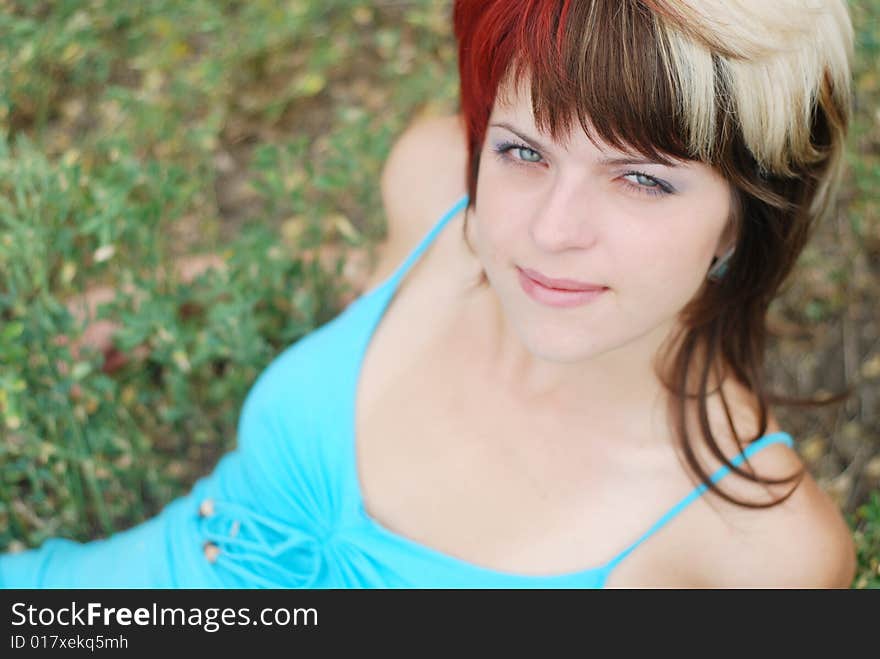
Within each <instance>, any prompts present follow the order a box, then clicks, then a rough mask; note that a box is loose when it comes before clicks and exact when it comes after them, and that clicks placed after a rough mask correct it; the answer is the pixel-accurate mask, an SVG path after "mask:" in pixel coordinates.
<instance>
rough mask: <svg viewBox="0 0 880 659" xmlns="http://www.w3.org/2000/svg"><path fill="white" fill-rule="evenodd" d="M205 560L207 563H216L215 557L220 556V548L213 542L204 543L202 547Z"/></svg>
mask: <svg viewBox="0 0 880 659" xmlns="http://www.w3.org/2000/svg"><path fill="white" fill-rule="evenodd" d="M204 552H205V558H207V559H208V562H209V563H216V562H217V557H218V556H220V548H219V547H218V546H217V545H215V544H214V543H213V542H206V543H205V545H204Z"/></svg>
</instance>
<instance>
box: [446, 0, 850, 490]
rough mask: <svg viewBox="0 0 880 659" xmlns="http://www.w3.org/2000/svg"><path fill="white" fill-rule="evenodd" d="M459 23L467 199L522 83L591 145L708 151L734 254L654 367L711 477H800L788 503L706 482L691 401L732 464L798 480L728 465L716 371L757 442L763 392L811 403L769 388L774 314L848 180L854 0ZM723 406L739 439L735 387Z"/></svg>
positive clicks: (525, 4) (648, 5)
mask: <svg viewBox="0 0 880 659" xmlns="http://www.w3.org/2000/svg"><path fill="white" fill-rule="evenodd" d="M453 23H454V30H455V36H456V39H457V42H458V68H459V78H460V86H461V88H460V91H461V93H460V104H461V113H462V115H463V118H464V123H465V126H466V131H467V144H468V160H467V169H466V185H467V191H468V194H469V197H470V199H469V206H470V207H473V206H474V205H475V204H476V203H477V177H478V174H479V166H480V152H481V150H482V146H483V142H484V140H485V136H486V130H487V124H488V120H489V116H490V114H491V111H492V107H493V105H494V103H495V101H496V97H498V95H499V93H500V92H502V91H503V90H504V89H505V88H506V87H507V84H506V83H509V82H513V83H514V84H519V83H520V82H521V81H528V83H529V85H530V94H531V103H532V108H533V111H534V116H535V122H536V124H537V126H538V127H539V129H540V130H542V131H543V132H545V133H549V134H550V135H551V136H552V137H553V138H554V139H557V140H565V139H566V138H567V137H568V136H569V135H570V132H571V130H572V127H573V126H574V124H575V122H578V123H579V124H580V127H581V128H583V130H584V131H585V132H586V133H587V136H588V137H589V139H591V140H595V138H596V137H598V138H601V139H602V140H604V141H605V142H607V143H608V144H610V145H612V146H614V147H616V148H619V149H622V150H626V151H635V152H637V153H640V154H643V155H644V156H646V157H648V158H651V159H654V160H658V161H660V162H664V161H668V160H696V161H699V162H703V163H706V164H708V165H710V166H712V167H713V168H715V169H716V170H717V171H718V172H719V173H720V174H721V175H722V176H724V178H725V179H726V180H727V181H729V183H730V184H731V186H732V189H733V192H734V197H735V198H734V203H733V204H732V208H733V209H734V213H733V216H732V218H731V219H732V220H733V226H734V229H735V231H734V232H735V250H734V252H733V255H732V258H731V260H730V262H729V264H728V267H727V271H726V273H725V275H724V277H723V278H721V279H720V280H718V281H709V280H707V281H706V282H705V283H704V285H703V287H702V288H701V289H700V290H699V291H698V292H697V294H696V295H695V297H694V299H693V300H691V301H690V302H689V303H688V304H687V305H686V306H685V308H684V309H683V310H682V312H681V314H680V320H681V326H682V328H683V331H682V333H681V334H679V335H678V336H676V337H675V343H674V346H675V348H674V349H671V348H670V350H669V353H668V354H667V355H666V359H667V361H666V362H665V365H664V368H662V369H661V368H660V367H659V366H658V376H659V377H660V379H661V381H662V382H663V383H664V384H665V385H666V387H667V389H668V390H669V392H670V394H672V395H671V396H670V409H671V410H672V412H673V418H674V419H675V430H676V434H677V436H678V438H679V442H680V444H681V446H682V449H683V451H684V454H685V456H686V458H687V464H688V465H689V466H690V467H691V469H693V470H694V472H695V473H696V474H698V475H699V476H700V479H701V481H702V482H703V483H705V484H706V485H707V486H708V487H710V488H711V489H713V490H715V491H716V492H717V493H718V494H720V495H721V496H722V497H723V498H725V499H727V500H728V501H731V502H733V503H738V504H740V505H744V506H748V507H766V506H768V505H775V504H776V503H781V502H782V501H784V500H785V499H786V498H788V496H789V495H790V494H791V493H792V492H793V491H794V489H795V488H796V487H797V484H795V486H794V487H792V489H791V491H790V492H789V493H788V494H787V495H786V496H784V497H783V498H781V499H780V500H779V501H777V502H773V503H772V504H747V503H744V502H741V501H738V500H736V499H733V498H731V497H730V496H728V495H726V494H724V493H723V492H721V491H720V490H718V489H717V487H716V486H715V485H714V484H713V483H711V481H710V479H709V477H708V475H707V474H706V473H705V472H704V471H703V470H702V468H701V467H700V465H699V463H698V462H697V460H696V458H695V455H694V453H693V450H692V448H691V445H690V442H689V440H688V428H687V421H686V411H687V410H686V400H687V399H688V398H691V399H692V398H695V397H696V398H697V399H698V405H699V408H698V409H699V414H698V419H699V425H700V430H701V433H702V436H703V438H704V440H705V441H706V442H707V444H708V446H709V447H710V448H711V449H712V451H713V453H714V454H715V455H717V456H719V457H720V458H721V459H722V460H723V461H724V463H725V464H726V465H727V466H728V467H729V468H730V469H731V470H732V471H733V472H735V473H737V474H739V475H741V476H743V477H746V478H749V479H750V480H753V481H759V482H762V483H781V482H790V481H791V480H794V479H795V478H797V477H798V476H800V475H802V471H801V472H800V473H799V474H795V475H793V476H790V477H787V478H784V479H778V480H773V479H768V480H762V479H760V478H758V477H755V476H752V475H751V474H749V473H748V472H745V471H743V470H742V469H740V468H738V467H736V466H734V465H732V464H731V463H730V462H729V461H728V460H727V459H726V458H724V457H723V456H722V454H721V451H720V449H718V446H717V443H716V442H715V439H714V437H713V434H712V431H711V429H710V428H709V421H708V416H707V414H706V409H707V406H706V395H707V388H708V383H709V376H710V370H712V369H714V372H715V373H716V375H718V376H719V382H720V381H721V377H720V372H719V370H718V369H722V370H723V371H724V372H728V370H729V372H731V373H732V374H733V376H734V377H735V378H736V380H737V381H738V382H739V383H741V384H742V385H744V386H746V387H747V388H748V390H749V391H750V392H752V393H753V394H754V395H755V398H756V400H757V405H758V409H757V410H755V412H756V413H757V415H758V419H759V425H760V430H759V434H758V435H756V436H755V437H752V438H750V439H749V440H748V441H749V442H752V441H755V440H756V439H758V438H759V437H760V436H762V435H763V434H764V433H765V432H766V429H767V409H768V403H769V402H779V403H790V402H793V401H796V402H797V403H800V404H803V402H804V401H803V400H800V399H792V398H786V397H783V396H779V395H776V394H772V393H770V392H768V391H766V390H765V387H764V351H765V345H766V326H765V323H766V314H767V309H768V307H769V304H770V302H771V301H772V299H773V298H774V297H775V296H776V294H777V292H778V290H779V288H780V286H781V285H782V284H783V282H784V281H785V279H786V278H787V276H788V275H789V274H790V272H791V270H792V269H793V267H794V265H795V263H796V261H797V258H798V256H799V255H800V253H801V251H802V250H803V247H804V246H805V244H806V243H807V241H808V239H809V237H810V235H811V233H812V230H813V228H814V226H815V225H816V223H817V222H819V221H821V220H822V218H824V217H825V216H827V215H829V214H830V213H831V211H832V209H833V206H834V202H835V198H836V196H837V192H838V189H839V185H840V181H841V176H842V168H843V166H844V158H843V153H844V143H845V138H846V132H847V127H848V125H849V121H850V116H851V111H852V110H851V106H852V101H851V72H850V67H851V61H852V56H853V42H854V35H853V28H852V24H851V21H850V17H849V14H848V11H847V8H846V4H845V2H844V1H843V0H771V1H768V0H738V1H736V2H732V1H731V0H456V2H455V5H454V9H453ZM502 100H503V99H502ZM465 235H466V234H465ZM481 281H482V283H483V284H485V283H486V278H485V274H484V276H483V279H482V280H481ZM658 359H659V356H658ZM700 360H702V361H700ZM667 367H668V368H667ZM695 368H696V370H698V371H699V372H698V373H696V374H695V373H693V371H694V369H695ZM694 377H695V378H696V386H697V394H696V395H694V394H690V393H688V392H689V391H691V390H692V386H691V385H693V384H694V381H693V378H694ZM839 398H840V397H837V398H833V399H828V400H826V401H824V402H834V401H836V400H838V399H839ZM722 402H723V405H724V408H725V410H726V411H727V417H728V422H729V427H730V430H731V432H732V433H733V434H734V436H736V437H737V439H738V441H741V438H740V437H739V434H738V431H737V430H736V428H735V427H734V424H733V422H732V421H731V420H730V419H731V416H730V410H729V408H728V401H727V400H726V399H725V398H724V396H723V393H722ZM810 402H812V403H815V404H819V403H818V402H817V401H810Z"/></svg>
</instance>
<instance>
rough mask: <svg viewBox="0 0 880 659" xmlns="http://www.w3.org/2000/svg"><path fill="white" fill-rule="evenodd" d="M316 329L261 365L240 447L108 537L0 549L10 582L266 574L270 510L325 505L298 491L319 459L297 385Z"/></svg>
mask: <svg viewBox="0 0 880 659" xmlns="http://www.w3.org/2000/svg"><path fill="white" fill-rule="evenodd" d="M308 338H309V337H304V338H303V339H301V341H300V342H298V343H297V344H295V345H294V346H291V347H290V348H288V349H287V350H286V351H285V352H283V353H282V354H281V355H280V356H279V357H278V358H276V360H275V361H274V362H273V363H272V364H270V365H269V367H268V368H267V369H266V370H265V371H264V372H263V373H262V374H261V375H260V377H259V378H258V379H257V381H256V382H255V383H254V385H253V387H252V388H251V390H250V392H249V393H248V397H247V399H246V401H245V404H244V407H243V409H242V412H241V415H240V418H239V424H238V448H236V450H234V451H232V452H231V453H228V454H227V455H225V456H223V458H222V459H221V460H220V462H219V463H218V464H217V466H216V467H215V469H214V471H213V472H212V473H211V474H209V475H208V476H205V477H204V478H202V479H200V480H199V481H198V482H197V483H196V484H195V485H194V486H193V488H192V490H191V491H190V492H189V494H187V495H186V496H183V497H180V498H179V499H176V500H174V501H172V502H171V503H169V504H168V505H167V506H166V507H165V508H164V509H163V510H162V511H161V512H160V513H159V514H158V515H157V516H156V517H154V518H152V519H150V520H148V521H146V522H144V523H142V524H140V525H138V526H135V527H133V528H131V529H128V530H126V531H122V532H119V533H116V534H114V535H113V536H112V537H110V538H108V539H104V540H95V541H92V542H88V543H77V542H73V541H71V540H66V539H61V538H52V539H50V540H47V541H46V542H44V543H43V545H42V546H40V547H39V548H36V549H31V550H29V551H25V552H21V553H17V554H5V555H0V587H5V588H66V587H79V588H113V587H121V588H178V587H184V588H213V587H226V588H230V587H232V588H234V587H249V586H250V587H252V586H253V585H254V583H255V581H259V579H260V578H261V575H259V574H258V575H257V576H253V574H251V573H252V572H253V569H252V567H253V565H254V564H256V562H258V561H259V560H260V558H261V555H262V554H261V552H263V550H264V549H265V548H263V547H262V546H261V545H260V542H257V541H255V540H254V538H255V537H256V536H261V538H265V537H269V536H270V535H271V532H273V531H272V530H271V529H270V532H269V533H267V532H266V530H265V528H266V527H265V525H266V523H267V520H268V523H269V524H272V525H274V528H278V527H279V524H283V523H284V522H279V523H277V524H276V523H275V520H279V519H281V520H287V519H292V520H294V521H297V520H308V519H312V518H313V517H315V516H316V511H315V510H311V509H309V510H305V509H302V510H297V507H296V503H297V502H296V501H292V500H291V497H290V496H288V493H289V490H290V487H291V482H292V481H293V480H294V479H297V476H299V481H300V482H303V481H305V480H306V475H307V472H308V470H309V469H312V468H314V466H313V465H310V464H309V463H308V460H303V459H301V457H298V456H296V455H295V453H294V449H295V448H299V449H300V450H302V446H301V443H302V442H305V441H310V440H311V437H310V436H309V435H311V431H310V424H309V423H307V417H306V416H305V415H304V411H305V410H306V408H307V407H308V406H309V405H310V404H311V401H309V400H306V399H305V397H306V396H308V393H307V391H306V390H305V387H301V388H299V389H300V391H297V389H298V388H297V387H296V386H295V383H296V382H297V381H298V379H299V381H301V380H302V377H299V378H297V375H298V374H301V373H302V370H303V368H304V364H303V357H306V358H308V355H307V353H305V352H304V351H302V350H301V345H303V342H307V340H308ZM297 399H299V400H297ZM298 444H300V446H299V447H297V445H298ZM237 527H241V528H240V531H239V530H238V528H237ZM284 531H285V533H284V534H285V535H286V536H287V537H291V536H293V535H295V534H296V533H297V529H296V528H285V529H284ZM270 539H271V537H270ZM212 547H213V548H212ZM218 548H220V550H221V555H220V556H219V558H218V555H217V549H218ZM254 557H256V558H254ZM233 558H234V559H235V560H233ZM287 567H290V562H289V561H288V565H287ZM293 567H294V568H297V566H296V565H294V566H293ZM304 569H305V568H304ZM249 571H250V573H249ZM263 572H264V574H262V577H263V578H265V579H268V580H271V581H278V582H281V583H284V584H287V585H295V584H296V576H297V575H295V574H294V575H292V576H291V575H290V574H286V575H285V574H280V573H279V572H277V571H276V570H275V568H274V566H272V565H270V566H269V568H266V569H264V570H263Z"/></svg>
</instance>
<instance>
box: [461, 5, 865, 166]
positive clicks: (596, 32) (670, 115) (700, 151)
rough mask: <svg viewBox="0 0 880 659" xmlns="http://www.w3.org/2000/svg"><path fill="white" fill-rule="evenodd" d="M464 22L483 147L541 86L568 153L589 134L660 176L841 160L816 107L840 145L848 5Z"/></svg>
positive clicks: (547, 13)
mask: <svg viewBox="0 0 880 659" xmlns="http://www.w3.org/2000/svg"><path fill="white" fill-rule="evenodd" d="M454 20H455V26H456V34H457V36H458V39H459V44H460V56H459V73H460V77H461V85H462V110H463V114H464V116H465V118H466V120H467V121H468V122H469V132H470V134H471V135H474V136H480V135H482V134H483V130H484V129H483V127H484V126H485V123H486V122H487V121H488V118H489V113H490V112H491V107H492V105H493V103H494V101H495V97H496V94H501V95H502V96H503V95H505V90H507V89H510V86H511V85H513V88H514V89H516V88H518V86H519V85H521V84H523V83H524V82H526V81H528V83H529V87H530V90H529V91H530V97H531V102H532V108H533V112H534V115H535V121H536V123H537V125H538V128H539V129H540V130H541V131H543V132H544V133H547V134H549V135H551V136H552V137H553V138H554V139H555V140H558V141H561V142H564V141H566V140H567V139H568V138H569V136H570V134H571V131H572V128H573V127H574V126H575V125H577V124H579V125H580V127H581V128H582V129H583V131H584V132H585V133H586V134H587V136H588V137H589V139H590V140H591V141H593V142H596V141H597V140H601V141H604V142H605V143H607V144H610V145H612V146H614V147H615V148H617V149H619V150H621V151H624V152H632V153H637V154H639V155H642V156H644V157H646V158H649V159H651V160H656V161H658V162H666V163H667V164H668V162H669V161H674V160H697V161H701V162H705V163H707V164H709V165H712V166H719V165H720V164H721V163H722V161H724V160H725V159H729V158H730V154H731V153H734V152H735V153H739V154H743V155H744V154H745V153H747V154H748V158H747V159H748V160H749V161H750V162H749V163H747V165H748V166H749V167H753V168H754V169H756V170H758V171H760V172H762V173H772V174H777V175H782V176H796V175H798V174H797V172H798V171H802V168H803V167H808V166H810V165H811V164H814V163H817V162H820V161H822V160H824V159H826V158H827V157H828V155H829V154H828V148H827V147H828V146H829V140H827V139H822V135H821V134H820V133H821V131H816V132H813V131H812V130H811V128H815V121H814V114H815V112H816V109H817V104H818V105H819V106H820V107H821V109H822V111H823V112H824V113H825V114H826V115H827V117H828V121H829V122H830V124H831V128H832V130H833V131H834V132H835V133H840V132H841V130H842V129H843V128H844V127H845V124H846V121H847V117H848V114H849V112H848V98H849V79H848V70H849V69H848V57H849V53H850V52H851V48H852V28H851V26H849V24H848V22H847V19H846V11H845V7H844V6H843V5H842V4H841V3H840V2H837V1H832V2H829V3H827V4H817V3H816V2H815V1H814V0H773V2H769V3H768V2H766V0H741V1H740V2H737V3H730V2H729V1H727V0H701V1H700V2H699V3H697V2H694V1H693V0H591V1H586V0H552V1H551V0H547V1H541V0H506V1H505V2H487V1H486V0H460V1H459V2H457V3H456V12H455V16H454ZM500 100H501V101H502V102H504V100H506V99H505V98H501V99H500ZM741 147H745V148H741Z"/></svg>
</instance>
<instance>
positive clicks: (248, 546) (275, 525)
mask: <svg viewBox="0 0 880 659" xmlns="http://www.w3.org/2000/svg"><path fill="white" fill-rule="evenodd" d="M198 515H199V518H200V529H201V537H202V539H203V540H204V544H203V547H202V551H203V553H204V555H205V560H207V561H208V562H210V563H213V564H214V565H216V567H217V568H219V569H222V570H226V571H228V572H230V573H232V574H235V575H236V576H238V577H240V578H241V579H242V580H244V582H245V583H247V584H249V585H253V586H258V587H263V588H310V587H312V586H314V584H315V582H316V581H317V579H318V577H319V575H320V572H321V567H322V563H323V556H324V548H325V544H326V543H327V542H328V541H330V540H331V538H332V537H333V536H334V535H335V534H334V533H333V532H332V530H328V531H326V532H324V533H314V532H310V529H305V528H303V527H302V526H298V525H293V524H290V523H289V522H286V521H281V520H278V519H273V518H271V517H267V516H266V515H261V514H259V513H256V512H254V511H253V510H251V509H250V508H247V507H246V506H242V505H240V504H237V503H233V502H229V501H222V500H218V499H204V500H203V501H202V502H201V504H200V506H199V511H198Z"/></svg>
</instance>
